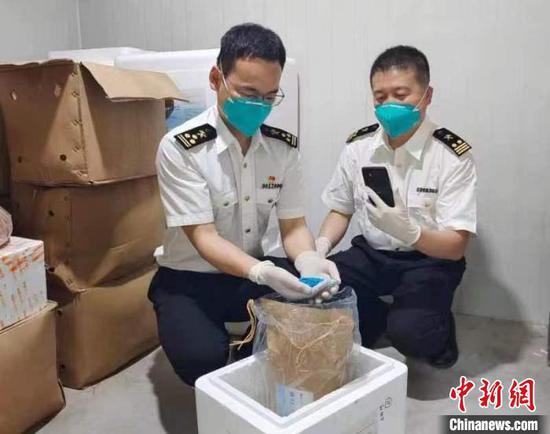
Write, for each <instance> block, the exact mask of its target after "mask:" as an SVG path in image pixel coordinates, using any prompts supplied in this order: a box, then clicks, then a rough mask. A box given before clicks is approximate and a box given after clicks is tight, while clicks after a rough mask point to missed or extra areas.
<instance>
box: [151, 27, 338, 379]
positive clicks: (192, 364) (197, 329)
mask: <svg viewBox="0 0 550 434" xmlns="http://www.w3.org/2000/svg"><path fill="white" fill-rule="evenodd" d="M285 59H286V53H285V48H284V46H283V43H282V41H281V40H280V38H279V37H278V36H277V35H276V34H275V33H274V32H273V31H271V30H269V29H266V28H264V27H261V26H259V25H256V24H242V25H238V26H235V27H233V28H231V29H230V30H229V31H228V32H227V33H226V34H225V35H224V36H223V37H222V40H221V49H220V54H219V57H218V59H217V65H216V66H214V67H213V68H212V70H211V72H210V85H211V88H212V89H213V90H215V91H216V93H217V105H216V106H214V107H211V108H209V109H208V110H206V111H205V112H203V113H202V114H200V115H199V116H197V117H195V118H193V119H191V120H189V121H188V122H186V123H184V124H183V125H181V126H180V127H177V128H175V129H174V130H172V131H170V132H169V133H168V134H167V135H166V136H165V137H164V138H163V139H162V141H161V143H160V146H159V150H158V154H157V170H158V179H159V186H160V192H161V199H162V204H163V208H164V213H165V217H166V226H167V229H166V235H165V239H164V244H163V246H162V247H161V248H159V249H158V250H157V252H156V253H155V256H156V258H157V262H158V264H159V270H158V272H157V274H156V275H155V277H154V278H153V281H152V282H151V287H150V290H149V298H150V299H151V301H152V302H153V304H154V307H155V311H156V314H157V321H158V326H159V336H160V341H161V344H162V346H163V348H164V350H165V351H166V354H167V356H168V359H169V360H170V362H171V364H172V366H173V367H174V370H175V371H176V373H177V374H178V375H179V377H180V378H181V379H182V380H183V381H184V382H186V383H187V384H189V385H194V383H195V380H196V379H197V378H198V377H199V376H201V375H203V374H206V373H208V372H210V371H212V370H214V369H217V368H219V367H221V366H223V365H224V364H225V363H226V361H227V358H228V349H229V347H228V344H229V339H228V333H227V331H226V329H225V327H224V323H225V322H228V321H245V320H247V319H248V314H247V310H246V302H247V301H248V300H249V299H251V298H257V297H260V296H261V295H264V294H266V293H268V292H271V291H273V290H274V291H277V292H278V293H280V294H281V295H282V296H284V297H285V298H287V299H290V300H301V299H306V298H312V297H319V296H323V295H324V296H325V297H328V296H329V295H330V293H329V291H328V289H329V285H331V284H334V283H339V276H338V271H337V269H336V266H335V265H334V263H332V262H330V261H328V260H326V259H325V258H324V256H322V255H320V254H319V253H318V252H316V251H315V247H314V240H313V237H312V236H311V234H310V232H309V230H308V228H307V226H306V223H305V219H304V212H303V207H302V206H303V198H302V176H301V171H300V155H299V153H298V149H297V144H298V143H297V141H298V139H297V137H295V136H293V135H292V134H290V133H288V132H286V131H283V130H281V129H278V128H275V127H271V126H267V125H265V124H263V121H264V120H265V119H266V118H267V116H268V115H269V113H270V111H271V109H272V107H273V106H276V105H277V104H278V103H280V102H281V100H282V98H283V97H284V94H283V91H282V89H280V88H279V82H280V78H281V73H282V69H283V67H284V63H285ZM273 208H274V209H275V211H276V213H277V217H278V219H279V227H280V232H281V238H282V241H283V247H284V249H285V252H286V254H287V256H288V260H287V259H283V258H262V256H263V252H262V248H261V239H262V237H263V236H264V234H265V232H266V228H267V224H268V220H269V216H270V213H271V211H272V209H273ZM293 265H294V266H293ZM294 267H295V268H294ZM296 270H297V271H296ZM295 274H299V276H301V277H310V276H311V277H313V276H320V277H323V278H324V281H323V282H322V283H320V284H318V285H317V286H315V287H313V288H311V287H310V286H308V285H306V284H304V283H302V282H301V281H300V280H299V278H298V277H296V275H295ZM331 289H332V290H334V286H333V287H332V288H331Z"/></svg>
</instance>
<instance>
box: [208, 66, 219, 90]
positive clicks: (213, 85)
mask: <svg viewBox="0 0 550 434" xmlns="http://www.w3.org/2000/svg"><path fill="white" fill-rule="evenodd" d="M208 80H209V82H210V89H212V90H213V91H214V92H217V91H218V90H219V88H220V85H221V81H222V73H221V71H220V70H219V69H218V67H217V66H213V67H212V69H210V74H209V75H208Z"/></svg>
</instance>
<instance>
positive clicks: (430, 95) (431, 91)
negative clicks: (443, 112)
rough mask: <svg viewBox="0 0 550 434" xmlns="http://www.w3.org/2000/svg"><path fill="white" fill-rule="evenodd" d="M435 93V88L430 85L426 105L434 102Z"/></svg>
mask: <svg viewBox="0 0 550 434" xmlns="http://www.w3.org/2000/svg"><path fill="white" fill-rule="evenodd" d="M433 94H434V88H433V87H432V86H429V87H428V91H427V92H426V107H428V106H429V105H430V104H431V103H432V96H433Z"/></svg>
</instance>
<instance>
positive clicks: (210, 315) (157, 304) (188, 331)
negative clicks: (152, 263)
mask: <svg viewBox="0 0 550 434" xmlns="http://www.w3.org/2000/svg"><path fill="white" fill-rule="evenodd" d="M263 259H264V260H270V261H272V262H273V263H275V265H277V266H279V267H282V268H285V269H286V270H288V271H289V272H291V273H293V274H296V275H297V272H296V269H295V268H294V266H293V265H292V263H291V262H290V261H288V260H287V259H284V258H274V257H267V258H263ZM270 292H273V290H272V289H271V288H269V287H267V286H262V285H256V284H254V283H252V282H251V281H249V280H248V279H242V278H239V277H235V276H230V275H228V274H220V273H198V272H194V271H179V270H173V269H170V268H165V267H160V268H159V269H158V271H157V273H156V274H155V276H154V277H153V280H152V282H151V285H150V287H149V299H150V300H151V301H152V302H153V305H154V308H155V312H156V316H157V324H158V332H159V338H160V343H161V345H162V347H163V348H164V351H165V352H166V355H167V356H168V359H169V361H170V363H171V364H172V367H173V368H174V370H175V372H176V374H177V375H178V376H179V377H180V378H181V379H182V380H183V381H184V382H185V383H187V384H189V385H191V386H193V385H194V384H195V380H196V379H197V378H199V377H200V376H201V375H204V374H207V373H208V372H211V371H213V370H216V369H218V368H221V367H222V366H224V365H225V364H226V362H227V359H228V355H229V335H228V333H227V330H226V329H225V325H224V323H225V322H239V321H248V319H249V316H248V312H247V310H246V303H247V301H248V300H250V299H256V298H258V297H261V296H263V295H265V294H268V293H270ZM250 349H251V346H248V348H247V349H245V351H246V350H250Z"/></svg>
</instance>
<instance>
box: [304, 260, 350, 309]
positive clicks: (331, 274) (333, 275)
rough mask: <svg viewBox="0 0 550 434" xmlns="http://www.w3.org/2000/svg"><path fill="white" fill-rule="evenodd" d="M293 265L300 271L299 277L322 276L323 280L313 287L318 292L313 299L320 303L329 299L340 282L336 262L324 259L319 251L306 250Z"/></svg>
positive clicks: (336, 290)
mask: <svg viewBox="0 0 550 434" xmlns="http://www.w3.org/2000/svg"><path fill="white" fill-rule="evenodd" d="M294 266H295V267H296V269H297V270H298V271H299V272H300V276H301V277H322V278H323V279H324V280H323V282H321V283H319V284H318V285H317V286H315V287H314V290H315V294H318V295H317V297H316V299H315V301H316V302H317V303H320V302H322V301H323V299H324V300H328V299H330V298H331V297H332V296H333V295H334V294H335V293H336V292H338V288H339V285H340V283H342V281H341V279H340V273H339V272H338V268H336V264H335V263H334V262H332V261H329V260H328V259H325V257H324V256H323V255H321V254H320V253H319V252H314V251H313V250H307V251H305V252H302V253H300V254H299V255H298V257H297V258H296V260H295V261H294Z"/></svg>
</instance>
